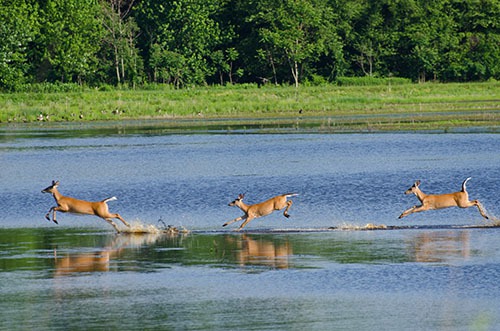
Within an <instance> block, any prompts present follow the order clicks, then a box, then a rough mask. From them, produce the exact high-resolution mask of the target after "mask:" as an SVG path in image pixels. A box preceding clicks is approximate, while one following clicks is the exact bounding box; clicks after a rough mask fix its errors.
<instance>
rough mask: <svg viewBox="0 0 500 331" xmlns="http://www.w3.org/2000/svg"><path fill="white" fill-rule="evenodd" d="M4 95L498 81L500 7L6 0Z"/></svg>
mask: <svg viewBox="0 0 500 331" xmlns="http://www.w3.org/2000/svg"><path fill="white" fill-rule="evenodd" d="M0 36H1V38H0V89H1V90H3V91H19V90H22V89H26V86H28V87H29V86H31V85H33V84H39V83H50V84H53V83H56V84H61V83H62V84H65V83H73V84H79V85H85V86H96V87H103V86H113V85H121V86H128V87H135V86H144V85H147V84H152V83H154V84H169V85H172V86H175V87H185V86H193V85H206V84H221V85H225V84H236V83H259V84H261V83H269V84H294V85H296V86H298V85H299V84H311V85H320V84H323V83H327V82H337V81H338V80H339V79H340V78H341V77H363V76H365V77H401V78H407V79H411V80H413V81H426V80H436V81H442V82H452V81H453V82H463V81H484V80H489V79H495V80H498V79H500V1H498V0H471V1H458V0H278V1H276V0H169V1H164V0H147V1H138V0H87V1H80V0H0Z"/></svg>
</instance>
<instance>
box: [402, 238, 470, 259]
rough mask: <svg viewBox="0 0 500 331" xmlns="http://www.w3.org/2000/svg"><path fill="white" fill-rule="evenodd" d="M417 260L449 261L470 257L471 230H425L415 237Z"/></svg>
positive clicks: (414, 251) (415, 257) (414, 252)
mask: <svg viewBox="0 0 500 331" xmlns="http://www.w3.org/2000/svg"><path fill="white" fill-rule="evenodd" d="M413 244H414V245H413V247H412V251H413V252H412V253H413V254H414V261H415V262H448V261H452V260H466V259H468V258H470V255H471V251H470V233H469V231H444V232H425V233H421V234H418V235H417V236H416V237H415V238H414V242H413Z"/></svg>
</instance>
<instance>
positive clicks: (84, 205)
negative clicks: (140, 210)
mask: <svg viewBox="0 0 500 331" xmlns="http://www.w3.org/2000/svg"><path fill="white" fill-rule="evenodd" d="M58 186H59V181H52V185H50V186H49V187H47V188H45V189H43V190H42V193H51V194H52V196H53V197H54V199H55V200H56V203H57V207H52V208H50V209H49V211H48V212H47V214H46V215H45V218H46V219H47V220H49V221H50V212H53V214H52V221H53V222H54V223H56V224H59V223H57V220H56V211H60V212H63V213H75V214H86V215H96V216H99V217H100V218H102V219H104V220H105V221H106V222H108V223H109V224H111V225H112V226H113V227H114V228H115V230H116V231H117V232H120V229H119V228H118V226H116V224H115V222H113V220H112V219H113V218H117V219H119V220H120V221H122V222H123V224H125V225H126V226H127V227H130V224H128V223H127V222H126V221H125V220H124V219H123V218H122V217H121V216H120V214H112V213H110V212H109V210H108V205H107V202H108V201H114V200H116V197H111V198H107V199H104V200H102V201H97V202H91V201H85V200H78V199H75V198H71V197H66V196H63V195H62V194H61V193H59V191H58V190H57V187H58Z"/></svg>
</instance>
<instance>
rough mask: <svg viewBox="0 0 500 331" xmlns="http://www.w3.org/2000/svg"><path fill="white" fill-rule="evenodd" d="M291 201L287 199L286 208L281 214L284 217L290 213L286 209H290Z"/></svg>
mask: <svg viewBox="0 0 500 331" xmlns="http://www.w3.org/2000/svg"><path fill="white" fill-rule="evenodd" d="M292 204H293V202H292V200H288V201H287V202H286V209H285V211H284V212H283V216H285V217H286V218H289V217H290V214H288V209H290V207H291V206H292Z"/></svg>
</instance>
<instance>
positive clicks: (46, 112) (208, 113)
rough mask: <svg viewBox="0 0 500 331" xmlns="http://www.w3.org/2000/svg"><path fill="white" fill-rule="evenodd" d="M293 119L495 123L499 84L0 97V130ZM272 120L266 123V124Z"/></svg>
mask: <svg viewBox="0 0 500 331" xmlns="http://www.w3.org/2000/svg"><path fill="white" fill-rule="evenodd" d="M296 117H300V118H301V119H302V120H304V121H308V119H309V120H310V121H309V122H311V123H318V125H319V126H322V127H324V128H328V127H335V126H336V127H337V128H339V127H342V126H345V127H346V128H352V129H354V130H363V129H367V128H368V129H369V128H372V129H375V130H391V129H396V130H398V129H402V130H413V129H432V128H449V127H460V126H489V127H497V126H499V125H500V83H499V82H487V83H466V84H465V83H464V84H436V83H426V84H403V85H377V86H333V85H330V86H318V87H304V86H303V87H300V88H299V89H298V90H296V89H295V88H293V87H276V86H265V87H262V88H258V87H256V86H231V87H199V88H192V89H182V90H175V89H172V88H169V87H156V88H154V89H149V90H123V91H122V90H112V91H92V90H87V91H81V92H68V93H12V94H0V124H3V125H6V124H7V123H30V122H31V123H35V122H43V123H58V122H88V121H111V120H112V121H123V120H131V119H141V120H144V119H162V121H161V122H162V123H167V122H169V121H175V120H182V119H221V118H224V119H227V120H228V121H232V122H234V121H235V120H236V119H238V120H243V121H252V119H257V118H258V119H260V120H262V119H266V118H267V119H269V121H271V122H272V121H277V122H280V123H286V122H287V120H286V119H291V118H293V119H294V120H295V118H296ZM271 119H272V120H271Z"/></svg>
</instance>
